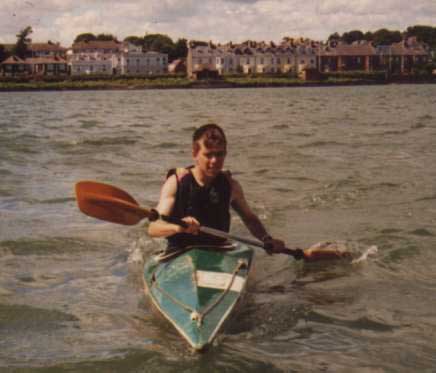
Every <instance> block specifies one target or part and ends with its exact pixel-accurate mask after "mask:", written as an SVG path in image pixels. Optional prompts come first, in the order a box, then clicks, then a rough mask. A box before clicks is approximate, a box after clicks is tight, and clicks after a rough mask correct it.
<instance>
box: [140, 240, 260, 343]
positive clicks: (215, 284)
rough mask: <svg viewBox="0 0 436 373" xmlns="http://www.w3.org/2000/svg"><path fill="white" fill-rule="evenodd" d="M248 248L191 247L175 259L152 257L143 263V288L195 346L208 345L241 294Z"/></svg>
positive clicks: (250, 255) (250, 256)
mask: <svg viewBox="0 0 436 373" xmlns="http://www.w3.org/2000/svg"><path fill="white" fill-rule="evenodd" d="M253 253H254V251H253V249H252V248H250V247H248V246H245V245H238V246H234V248H233V249H232V250H228V249H225V250H224V251H223V250H222V248H211V247H195V248H192V249H190V250H189V251H186V252H184V253H182V254H180V255H178V256H176V257H175V258H174V259H171V260H168V261H161V260H160V258H159V256H154V257H152V258H151V259H150V260H149V261H148V262H147V263H146V264H145V267H144V283H145V292H146V294H147V295H148V296H149V297H150V299H151V301H152V303H153V304H154V306H156V308H157V309H158V310H159V312H160V313H161V314H162V315H163V316H164V317H165V318H166V319H167V320H168V321H169V322H170V323H171V324H172V325H173V326H174V327H175V328H176V329H177V331H178V332H179V333H180V334H181V335H182V336H183V337H184V338H185V339H186V341H187V342H188V343H189V344H190V345H191V346H192V347H193V348H194V349H195V350H198V351H200V350H203V349H205V348H206V347H207V346H209V345H210V344H211V343H212V342H213V340H214V338H215V337H216V335H217V333H218V332H219V331H220V329H221V328H222V326H223V324H224V322H225V321H226V320H227V319H228V318H229V316H230V315H231V314H232V311H234V310H235V307H236V305H237V304H238V303H239V302H240V301H241V299H242V298H243V295H244V293H245V289H246V284H247V279H248V275H249V273H250V269H251V265H252V260H253Z"/></svg>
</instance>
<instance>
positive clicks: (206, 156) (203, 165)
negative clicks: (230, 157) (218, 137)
mask: <svg viewBox="0 0 436 373" xmlns="http://www.w3.org/2000/svg"><path fill="white" fill-rule="evenodd" d="M198 144H199V146H200V147H199V149H198V151H197V152H195V151H194V152H193V157H194V160H195V162H196V164H197V166H198V167H199V169H200V171H201V172H203V174H204V175H205V176H207V177H212V178H213V177H215V176H217V175H218V173H219V172H220V171H221V170H222V169H223V166H224V160H225V158H226V154H227V152H226V147H225V146H224V145H218V146H212V147H209V148H208V147H206V146H205V145H204V142H203V139H200V141H199V142H198Z"/></svg>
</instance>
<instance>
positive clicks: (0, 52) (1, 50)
mask: <svg viewBox="0 0 436 373" xmlns="http://www.w3.org/2000/svg"><path fill="white" fill-rule="evenodd" d="M7 57H8V55H7V53H6V49H5V46H4V45H2V44H0V63H2V62H3V61H4V60H5V59H6V58H7Z"/></svg>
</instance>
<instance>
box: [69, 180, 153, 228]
mask: <svg viewBox="0 0 436 373" xmlns="http://www.w3.org/2000/svg"><path fill="white" fill-rule="evenodd" d="M76 198H77V204H78V205H79V209H80V211H82V212H83V213H84V214H86V215H88V216H91V217H94V218H97V219H100V220H105V221H109V222H111V223H116V224H123V225H135V224H138V223H139V222H140V221H141V220H142V219H144V218H147V217H148V216H149V214H150V212H149V211H148V210H146V209H144V208H142V207H140V206H139V205H138V203H137V202H136V201H135V199H134V198H133V197H131V196H130V195H129V194H128V193H126V192H124V191H123V190H121V189H118V188H116V187H113V186H111V185H107V184H101V183H97V182H94V181H81V182H79V183H77V184H76Z"/></svg>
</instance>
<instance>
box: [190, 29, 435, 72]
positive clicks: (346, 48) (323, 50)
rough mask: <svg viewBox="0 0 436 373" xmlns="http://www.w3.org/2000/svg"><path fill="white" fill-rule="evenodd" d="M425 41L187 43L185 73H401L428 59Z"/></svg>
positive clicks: (410, 38)
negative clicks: (374, 42)
mask: <svg viewBox="0 0 436 373" xmlns="http://www.w3.org/2000/svg"><path fill="white" fill-rule="evenodd" d="M429 60H430V53H429V50H428V48H427V47H426V45H425V44H423V43H419V42H418V41H417V39H416V38H414V37H409V38H407V39H405V40H403V41H401V42H398V43H394V44H392V45H388V46H377V47H376V46H374V45H373V44H372V43H371V42H368V41H357V42H354V43H352V44H346V43H342V42H330V43H321V42H315V41H312V40H309V39H303V38H300V39H292V38H284V39H283V41H282V42H281V43H280V44H279V45H275V44H274V43H265V42H260V43H259V42H253V41H247V42H245V43H242V44H233V43H228V44H225V45H219V44H218V45H214V44H212V43H202V42H192V43H190V44H189V48H188V58H187V68H188V75H189V76H191V77H193V76H194V77H195V76H196V75H198V74H200V73H201V72H202V71H209V72H210V71H212V72H216V74H218V75H223V74H234V73H244V74H264V73H282V74H286V73H294V74H301V73H303V72H304V71H306V70H317V71H319V72H334V71H347V70H348V71H350V70H353V71H367V72H371V71H380V70H383V71H389V72H392V73H401V74H407V73H410V72H412V71H413V69H414V68H416V67H418V66H422V65H424V64H426V63H427V62H429Z"/></svg>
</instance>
